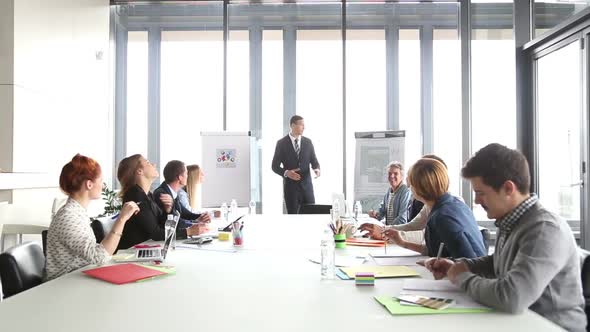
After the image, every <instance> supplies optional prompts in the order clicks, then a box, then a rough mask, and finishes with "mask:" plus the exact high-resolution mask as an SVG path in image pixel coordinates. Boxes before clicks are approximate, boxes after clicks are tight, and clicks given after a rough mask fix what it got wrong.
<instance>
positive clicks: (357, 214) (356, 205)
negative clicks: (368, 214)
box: [354, 201, 363, 220]
mask: <svg viewBox="0 0 590 332" xmlns="http://www.w3.org/2000/svg"><path fill="white" fill-rule="evenodd" d="M362 214H363V206H362V205H361V201H356V203H354V219H356V220H358V219H359V217H360V216H361V215H362Z"/></svg>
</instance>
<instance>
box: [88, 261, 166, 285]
mask: <svg viewBox="0 0 590 332" xmlns="http://www.w3.org/2000/svg"><path fill="white" fill-rule="evenodd" d="M82 272H84V273H85V274H87V275H89V276H91V277H94V278H98V279H101V280H104V281H108V282H110V283H113V284H117V285H121V284H126V283H129V282H135V281H138V280H143V279H147V278H151V277H155V276H159V275H163V274H166V273H164V272H161V271H157V270H154V269H150V268H147V267H143V266H141V265H137V264H117V265H110V266H104V267H98V268H96V269H90V270H86V271H82Z"/></svg>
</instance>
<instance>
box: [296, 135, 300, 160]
mask: <svg viewBox="0 0 590 332" xmlns="http://www.w3.org/2000/svg"><path fill="white" fill-rule="evenodd" d="M299 151H301V148H300V147H299V138H296V139H295V152H296V153H297V157H299Z"/></svg>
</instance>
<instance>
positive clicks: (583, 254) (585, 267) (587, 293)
mask: <svg viewBox="0 0 590 332" xmlns="http://www.w3.org/2000/svg"><path fill="white" fill-rule="evenodd" d="M579 251H580V263H581V264H580V270H581V271H582V294H584V301H585V302H586V303H585V306H584V311H585V312H586V318H588V322H590V252H588V251H586V250H584V249H579ZM586 331H590V323H588V325H586Z"/></svg>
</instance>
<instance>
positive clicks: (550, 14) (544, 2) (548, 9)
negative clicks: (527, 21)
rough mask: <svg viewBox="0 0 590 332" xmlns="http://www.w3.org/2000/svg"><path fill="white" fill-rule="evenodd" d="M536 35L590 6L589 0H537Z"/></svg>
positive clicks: (535, 9) (535, 3) (535, 6)
mask: <svg viewBox="0 0 590 332" xmlns="http://www.w3.org/2000/svg"><path fill="white" fill-rule="evenodd" d="M533 4H534V12H535V21H534V22H535V32H534V35H535V37H537V36H540V35H541V34H543V33H544V32H545V31H548V30H549V29H551V28H553V27H554V26H556V25H558V24H559V23H561V22H563V21H565V20H567V19H568V18H570V17H571V16H573V15H575V14H576V13H578V12H580V11H582V10H583V9H585V8H586V7H588V6H590V1H589V0H584V1H582V0H535V1H534V2H533Z"/></svg>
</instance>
